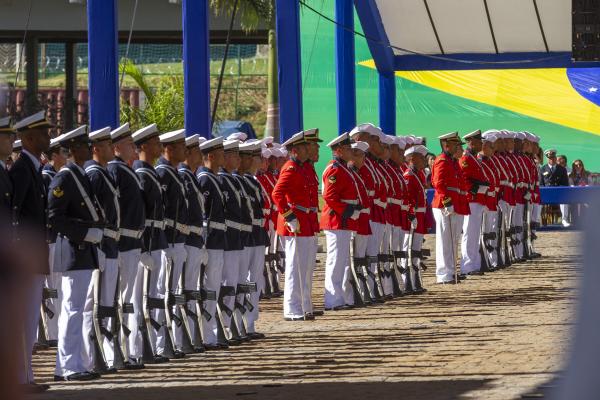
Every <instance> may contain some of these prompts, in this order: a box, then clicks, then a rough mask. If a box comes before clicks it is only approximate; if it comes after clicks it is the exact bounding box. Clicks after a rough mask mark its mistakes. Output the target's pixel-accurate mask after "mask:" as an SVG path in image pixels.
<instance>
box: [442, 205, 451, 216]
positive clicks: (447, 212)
mask: <svg viewBox="0 0 600 400" xmlns="http://www.w3.org/2000/svg"><path fill="white" fill-rule="evenodd" d="M452 214H454V206H450V207H444V208H442V215H443V216H444V217H449V216H450V215H452Z"/></svg>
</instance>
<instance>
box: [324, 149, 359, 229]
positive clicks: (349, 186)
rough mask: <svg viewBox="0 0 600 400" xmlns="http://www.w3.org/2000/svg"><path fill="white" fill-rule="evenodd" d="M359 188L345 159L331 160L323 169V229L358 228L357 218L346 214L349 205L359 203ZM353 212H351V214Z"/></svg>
mask: <svg viewBox="0 0 600 400" xmlns="http://www.w3.org/2000/svg"><path fill="white" fill-rule="evenodd" d="M358 197H359V196H358V188H357V186H356V182H355V180H354V177H353V176H352V172H350V170H349V169H348V166H347V164H346V162H345V161H343V160H340V159H335V160H331V161H330V162H329V164H327V167H326V168H325V170H324V171H323V200H324V201H325V205H324V206H323V211H322V212H321V229H326V230H356V225H357V224H358V221H357V220H351V219H350V218H349V215H347V214H346V215H344V213H345V212H346V210H347V209H348V208H349V207H352V206H356V207H358V205H359V199H358ZM351 214H352V213H350V215H351Z"/></svg>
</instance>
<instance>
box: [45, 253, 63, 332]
mask: <svg viewBox="0 0 600 400" xmlns="http://www.w3.org/2000/svg"><path fill="white" fill-rule="evenodd" d="M54 247H55V243H50V244H49V245H48V254H49V259H48V265H49V266H50V275H47V276H46V286H47V287H49V288H52V289H56V291H57V292H58V298H56V299H48V300H46V305H47V306H48V308H50V310H52V312H54V316H53V318H50V317H48V318H46V325H47V327H48V339H50V340H56V339H57V338H58V315H59V313H60V285H61V283H60V275H61V273H60V272H54Z"/></svg>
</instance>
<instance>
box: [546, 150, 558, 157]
mask: <svg viewBox="0 0 600 400" xmlns="http://www.w3.org/2000/svg"><path fill="white" fill-rule="evenodd" d="M544 155H545V156H546V157H548V158H550V156H551V155H553V156H556V149H548V150H546V151H544Z"/></svg>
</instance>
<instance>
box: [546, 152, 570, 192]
mask: <svg viewBox="0 0 600 400" xmlns="http://www.w3.org/2000/svg"><path fill="white" fill-rule="evenodd" d="M544 155H545V156H546V158H547V159H548V164H546V165H544V166H543V167H542V171H541V176H540V186H569V174H568V173H567V170H566V168H565V167H563V166H562V165H560V164H558V163H557V162H556V150H554V149H548V150H546V151H545V152H544Z"/></svg>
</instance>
